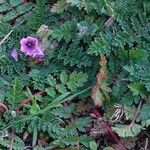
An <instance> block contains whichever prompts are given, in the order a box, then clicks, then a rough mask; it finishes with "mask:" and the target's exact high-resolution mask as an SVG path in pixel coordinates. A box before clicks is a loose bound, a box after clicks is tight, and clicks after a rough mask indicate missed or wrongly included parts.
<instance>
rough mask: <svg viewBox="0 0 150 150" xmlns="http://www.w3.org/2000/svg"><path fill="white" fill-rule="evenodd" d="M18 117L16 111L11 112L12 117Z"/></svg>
mask: <svg viewBox="0 0 150 150" xmlns="http://www.w3.org/2000/svg"><path fill="white" fill-rule="evenodd" d="M16 115H17V114H16V111H14V110H12V111H11V116H12V117H13V118H15V117H16Z"/></svg>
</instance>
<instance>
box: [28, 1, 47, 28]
mask: <svg viewBox="0 0 150 150" xmlns="http://www.w3.org/2000/svg"><path fill="white" fill-rule="evenodd" d="M45 3H46V0H36V4H35V5H34V8H33V10H32V14H31V16H30V18H29V20H28V22H27V25H28V26H29V27H30V28H31V29H35V30H37V29H38V28H39V27H40V26H41V25H42V24H46V22H47V21H48V20H47V19H48V13H47V12H48V11H50V9H49V8H48V6H47V5H45ZM49 13H50V12H49Z"/></svg>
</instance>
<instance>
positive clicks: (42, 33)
mask: <svg viewBox="0 0 150 150" xmlns="http://www.w3.org/2000/svg"><path fill="white" fill-rule="evenodd" d="M51 33H52V30H50V29H48V26H47V25H42V26H41V27H40V28H39V29H38V31H37V35H38V37H39V38H41V39H45V38H47V37H48V36H49V35H51Z"/></svg>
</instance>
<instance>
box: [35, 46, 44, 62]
mask: <svg viewBox="0 0 150 150" xmlns="http://www.w3.org/2000/svg"><path fill="white" fill-rule="evenodd" d="M33 57H34V58H40V59H41V58H43V57H44V52H43V51H42V50H41V49H40V48H39V47H37V48H36V50H34V51H33Z"/></svg>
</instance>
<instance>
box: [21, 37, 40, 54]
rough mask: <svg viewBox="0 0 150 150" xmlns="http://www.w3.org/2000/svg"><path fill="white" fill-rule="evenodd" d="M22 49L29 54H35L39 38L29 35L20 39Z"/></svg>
mask: <svg viewBox="0 0 150 150" xmlns="http://www.w3.org/2000/svg"><path fill="white" fill-rule="evenodd" d="M20 44H21V51H22V52H24V53H25V54H26V55H28V56H32V55H33V51H34V50H35V49H36V48H37V47H38V39H37V38H34V37H30V36H28V37H27V38H23V39H21V41H20Z"/></svg>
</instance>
